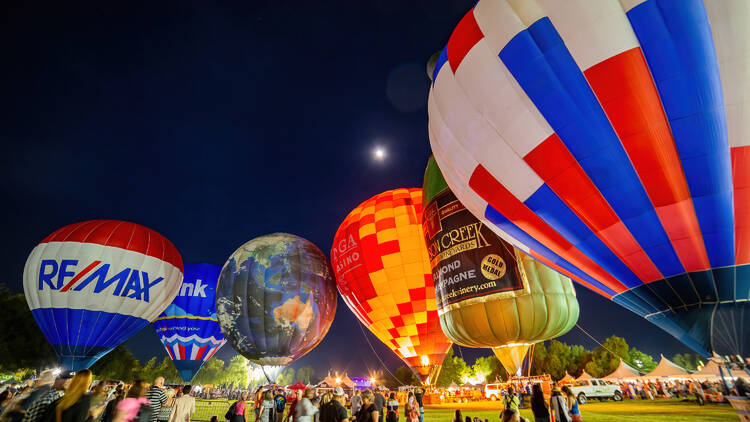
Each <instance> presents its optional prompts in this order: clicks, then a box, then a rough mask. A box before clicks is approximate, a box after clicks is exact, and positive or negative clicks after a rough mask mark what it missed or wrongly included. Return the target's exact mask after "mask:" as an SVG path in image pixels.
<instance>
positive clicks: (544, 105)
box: [499, 17, 685, 285]
mask: <svg viewBox="0 0 750 422" xmlns="http://www.w3.org/2000/svg"><path fill="white" fill-rule="evenodd" d="M499 57H500V60H502V62H503V63H504V64H505V66H506V67H507V68H508V70H509V71H510V72H511V74H512V75H513V77H514V78H515V79H516V81H517V82H518V83H519V85H520V86H521V88H522V89H523V90H524V92H525V93H526V94H527V95H528V97H529V99H530V100H531V101H532V102H533V103H534V105H535V106H536V107H537V109H538V110H539V111H540V113H541V114H542V116H544V118H545V119H546V120H547V122H548V123H549V124H550V126H551V127H552V129H553V130H554V131H555V133H557V135H558V136H559V138H560V140H562V142H563V143H564V144H565V146H566V147H567V148H568V150H569V151H570V153H571V154H572V155H573V156H574V157H575V159H576V161H578V163H579V164H580V166H581V168H582V169H583V171H584V172H585V173H586V174H587V175H588V176H589V178H590V179H591V181H592V182H593V183H594V185H595V186H596V187H597V189H598V190H599V192H600V193H601V194H602V196H603V197H604V199H605V200H606V201H607V202H608V203H609V205H610V206H611V207H612V209H613V210H614V212H615V213H616V214H617V215H618V216H619V218H620V219H621V220H622V222H623V223H624V224H625V226H626V227H627V228H628V230H629V231H630V233H631V234H632V235H633V237H634V238H635V239H636V241H637V242H638V244H639V245H640V246H641V248H642V249H643V250H644V252H646V254H647V255H648V257H649V258H650V259H651V261H652V262H653V263H654V265H656V267H657V268H658V269H659V271H660V272H661V273H662V275H663V276H670V275H674V274H681V273H683V272H685V269H684V268H683V266H682V264H681V263H680V260H679V259H678V257H677V254H676V253H675V251H674V248H673V247H672V245H671V242H670V241H669V238H668V237H667V234H666V232H665V231H664V228H663V227H662V225H661V223H660V221H659V219H658V217H657V215H656V212H655V210H654V208H653V205H652V204H651V201H650V199H649V198H648V195H647V194H646V191H645V189H644V188H643V186H642V184H641V182H640V179H639V177H638V175H637V173H636V172H635V169H634V168H633V166H632V165H631V164H630V159H629V158H628V155H627V153H626V152H625V150H624V148H623V147H622V144H621V143H620V140H619V138H618V137H617V134H616V133H615V131H614V129H613V128H612V125H611V124H610V123H609V119H608V118H607V115H606V114H605V113H604V110H603V109H602V107H601V105H600V104H599V102H598V100H597V99H596V96H595V95H594V93H593V91H592V90H591V87H590V86H589V84H588V82H587V81H586V78H585V77H584V75H583V73H582V72H581V70H580V68H579V67H578V65H577V64H576V62H575V60H574V59H573V57H572V56H571V55H570V52H569V51H568V49H567V47H566V46H565V44H564V43H563V41H562V39H561V38H560V35H559V34H558V33H557V30H556V29H555V28H554V26H553V25H552V23H551V21H550V20H549V18H547V17H544V18H542V19H539V20H538V21H536V22H534V23H533V24H532V25H531V26H529V28H528V29H527V30H525V31H522V32H520V33H519V34H517V35H516V36H515V37H514V38H513V39H511V40H510V42H508V44H507V45H505V47H503V49H502V50H501V51H500V53H499ZM590 257H591V258H592V259H594V260H595V261H596V262H598V263H600V265H602V266H604V263H605V262H606V261H607V260H608V259H609V258H606V257H601V256H596V255H592V256H590ZM622 282H623V283H625V284H628V285H632V282H631V281H628V280H622Z"/></svg>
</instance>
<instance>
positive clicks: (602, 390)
mask: <svg viewBox="0 0 750 422" xmlns="http://www.w3.org/2000/svg"><path fill="white" fill-rule="evenodd" d="M570 389H571V391H573V395H575V396H576V397H577V398H578V403H579V404H586V402H587V401H588V399H590V398H597V399H599V400H607V399H612V400H614V401H620V400H622V391H620V387H619V386H617V385H612V384H607V383H606V382H604V381H602V380H598V379H593V378H592V379H587V380H579V381H576V382H575V384H574V385H573V386H571V387H570Z"/></svg>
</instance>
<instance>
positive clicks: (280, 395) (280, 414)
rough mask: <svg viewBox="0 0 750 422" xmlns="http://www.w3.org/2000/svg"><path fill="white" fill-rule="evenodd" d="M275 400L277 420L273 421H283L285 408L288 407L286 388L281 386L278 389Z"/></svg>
mask: <svg viewBox="0 0 750 422" xmlns="http://www.w3.org/2000/svg"><path fill="white" fill-rule="evenodd" d="M273 401H274V405H275V406H276V420H275V421H273V422H282V421H283V420H284V410H285V409H286V394H284V390H282V389H280V388H279V389H278V390H276V395H275V396H273Z"/></svg>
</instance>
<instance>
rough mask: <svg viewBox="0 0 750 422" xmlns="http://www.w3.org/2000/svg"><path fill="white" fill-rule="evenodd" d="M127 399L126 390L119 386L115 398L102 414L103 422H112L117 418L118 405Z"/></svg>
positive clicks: (115, 391)
mask: <svg viewBox="0 0 750 422" xmlns="http://www.w3.org/2000/svg"><path fill="white" fill-rule="evenodd" d="M124 398H125V388H124V387H123V386H122V385H118V386H117V388H115V390H114V397H112V400H110V401H109V402H108V403H107V406H106V407H105V408H104V413H103V414H102V420H101V422H112V421H113V420H114V418H115V413H116V409H117V405H118V404H120V402H121V401H122V400H123V399H124Z"/></svg>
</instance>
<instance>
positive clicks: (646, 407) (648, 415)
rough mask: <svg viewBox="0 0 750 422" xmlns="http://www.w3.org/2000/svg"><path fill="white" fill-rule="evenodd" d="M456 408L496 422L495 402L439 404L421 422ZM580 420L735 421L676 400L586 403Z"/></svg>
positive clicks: (443, 421)
mask: <svg viewBox="0 0 750 422" xmlns="http://www.w3.org/2000/svg"><path fill="white" fill-rule="evenodd" d="M457 406H458V407H460V409H461V412H462V413H463V416H464V417H466V416H471V418H472V419H473V418H474V417H475V416H476V417H479V418H481V419H482V420H484V419H489V420H490V422H498V420H499V418H500V409H501V405H500V404H499V402H475V403H463V404H461V405H460V406H459V405H457V404H443V405H436V406H430V407H428V408H426V409H425V422H449V421H451V420H452V419H453V413H454V412H455V410H456V408H458V407H457ZM579 409H581V414H582V416H583V420H584V421H586V422H599V421H602V422H604V421H625V422H627V421H632V422H636V421H637V422H662V421H670V422H671V421H690V422H695V421H728V420H729V421H732V420H739V419H738V417H737V414H736V413H735V412H734V410H733V409H732V406H730V405H728V404H727V405H719V404H706V405H705V406H698V405H697V404H695V403H687V402H681V401H679V400H653V401H648V400H646V401H641V400H636V401H630V400H626V401H622V402H613V401H605V402H590V403H588V404H585V405H580V406H579ZM521 415H522V416H524V417H526V418H529V419H531V420H532V421H533V420H534V418H533V416H532V414H531V410H529V409H522V410H521Z"/></svg>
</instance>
